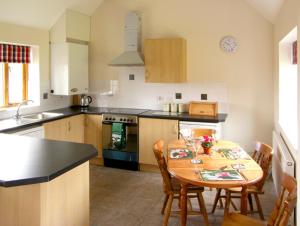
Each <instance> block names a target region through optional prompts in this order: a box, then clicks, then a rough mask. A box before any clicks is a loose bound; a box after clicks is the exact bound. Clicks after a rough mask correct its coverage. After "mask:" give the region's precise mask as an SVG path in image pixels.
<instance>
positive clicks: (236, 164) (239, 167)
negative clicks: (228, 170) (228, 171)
mask: <svg viewBox="0 0 300 226" xmlns="http://www.w3.org/2000/svg"><path fill="white" fill-rule="evenodd" d="M231 167H232V168H233V169H237V170H241V169H246V166H245V164H242V163H234V164H231Z"/></svg>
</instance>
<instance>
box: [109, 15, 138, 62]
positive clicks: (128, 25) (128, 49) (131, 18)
mask: <svg viewBox="0 0 300 226" xmlns="http://www.w3.org/2000/svg"><path fill="white" fill-rule="evenodd" d="M124 45H125V46H124V52H123V53H122V54H121V55H119V56H118V57H116V58H115V59H113V60H112V61H111V62H110V63H109V66H143V65H144V60H143V57H142V54H141V53H140V50H141V19H140V17H139V15H138V14H137V13H136V12H130V13H129V14H127V15H126V18H125V35H124Z"/></svg>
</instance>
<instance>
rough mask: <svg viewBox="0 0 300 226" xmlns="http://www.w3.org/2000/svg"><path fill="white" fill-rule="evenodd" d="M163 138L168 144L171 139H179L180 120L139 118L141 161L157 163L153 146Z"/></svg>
mask: <svg viewBox="0 0 300 226" xmlns="http://www.w3.org/2000/svg"><path fill="white" fill-rule="evenodd" d="M159 139H162V140H163V141H164V142H165V154H166V146H167V144H168V143H169V142H170V141H171V140H175V139H178V120H167V119H150V118H140V119H139V163H140V164H147V165H157V161H156V159H155V156H154V153H153V150H152V147H153V144H154V143H155V142H156V141H158V140H159Z"/></svg>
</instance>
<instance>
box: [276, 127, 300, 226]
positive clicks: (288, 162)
mask: <svg viewBox="0 0 300 226" xmlns="http://www.w3.org/2000/svg"><path fill="white" fill-rule="evenodd" d="M273 150H274V154H273V163H272V177H273V182H274V186H275V190H276V193H277V196H279V194H280V191H281V179H282V174H283V172H285V173H287V174H289V175H291V176H293V177H295V170H296V168H295V161H294V159H293V157H292V155H291V153H290V151H289V148H288V147H287V146H286V144H285V142H284V140H283V139H282V137H281V135H280V134H278V133H277V132H276V131H273ZM295 212H296V211H295ZM295 220H296V217H295V213H294V214H292V216H291V218H290V221H289V224H288V225H289V226H293V225H296V223H295Z"/></svg>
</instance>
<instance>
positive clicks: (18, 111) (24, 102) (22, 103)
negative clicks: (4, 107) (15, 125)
mask: <svg viewBox="0 0 300 226" xmlns="http://www.w3.org/2000/svg"><path fill="white" fill-rule="evenodd" d="M29 102H31V103H33V100H24V101H22V102H21V103H19V104H18V109H17V112H16V114H15V115H14V118H15V119H20V117H21V114H20V109H21V106H23V105H25V104H28V103H29Z"/></svg>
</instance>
